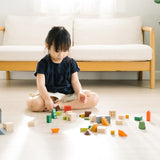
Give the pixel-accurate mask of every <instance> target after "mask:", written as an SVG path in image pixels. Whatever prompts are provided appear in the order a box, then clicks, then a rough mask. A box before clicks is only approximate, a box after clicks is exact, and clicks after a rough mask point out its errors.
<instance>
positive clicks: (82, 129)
mask: <svg viewBox="0 0 160 160" xmlns="http://www.w3.org/2000/svg"><path fill="white" fill-rule="evenodd" d="M87 130H88V128H80V132H86V131H87Z"/></svg>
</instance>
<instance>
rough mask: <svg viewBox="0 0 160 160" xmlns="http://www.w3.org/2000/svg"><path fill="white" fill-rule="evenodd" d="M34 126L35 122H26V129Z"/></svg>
mask: <svg viewBox="0 0 160 160" xmlns="http://www.w3.org/2000/svg"><path fill="white" fill-rule="evenodd" d="M47 123H48V122H47ZM34 126H35V120H31V121H29V122H28V127H34Z"/></svg>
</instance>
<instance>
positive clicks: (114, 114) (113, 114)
mask: <svg viewBox="0 0 160 160" xmlns="http://www.w3.org/2000/svg"><path fill="white" fill-rule="evenodd" d="M109 115H110V116H111V117H112V118H115V117H116V111H114V110H112V111H109Z"/></svg>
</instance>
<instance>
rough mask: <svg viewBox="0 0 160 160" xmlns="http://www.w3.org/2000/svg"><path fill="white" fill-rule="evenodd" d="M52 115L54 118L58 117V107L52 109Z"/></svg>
mask: <svg viewBox="0 0 160 160" xmlns="http://www.w3.org/2000/svg"><path fill="white" fill-rule="evenodd" d="M51 117H52V118H53V119H57V114H56V109H55V108H53V109H52V112H51Z"/></svg>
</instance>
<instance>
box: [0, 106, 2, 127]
mask: <svg viewBox="0 0 160 160" xmlns="http://www.w3.org/2000/svg"><path fill="white" fill-rule="evenodd" d="M1 112H2V110H1V108H0V124H1V123H2V113H1Z"/></svg>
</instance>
